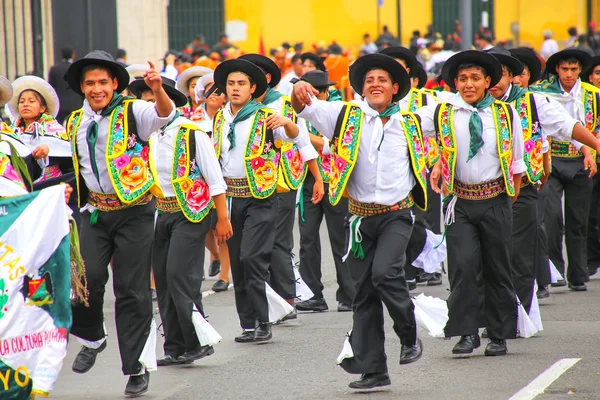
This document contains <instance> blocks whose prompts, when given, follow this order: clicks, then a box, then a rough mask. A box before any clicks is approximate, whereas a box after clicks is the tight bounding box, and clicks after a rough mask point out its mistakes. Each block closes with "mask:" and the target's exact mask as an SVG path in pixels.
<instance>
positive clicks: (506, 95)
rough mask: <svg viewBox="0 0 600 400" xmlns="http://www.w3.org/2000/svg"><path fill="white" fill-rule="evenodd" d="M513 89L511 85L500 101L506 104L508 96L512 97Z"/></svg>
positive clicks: (510, 84)
mask: <svg viewBox="0 0 600 400" xmlns="http://www.w3.org/2000/svg"><path fill="white" fill-rule="evenodd" d="M511 89H512V83H509V84H508V88H507V89H506V92H504V96H502V98H501V99H500V101H503V102H505V103H506V100H508V96H510V91H511Z"/></svg>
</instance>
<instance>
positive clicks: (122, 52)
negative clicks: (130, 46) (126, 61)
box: [115, 49, 127, 58]
mask: <svg viewBox="0 0 600 400" xmlns="http://www.w3.org/2000/svg"><path fill="white" fill-rule="evenodd" d="M115 56H116V57H115V58H125V57H127V52H126V51H125V50H123V49H117V52H116V53H115Z"/></svg>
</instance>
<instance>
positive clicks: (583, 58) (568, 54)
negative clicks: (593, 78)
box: [546, 49, 592, 75]
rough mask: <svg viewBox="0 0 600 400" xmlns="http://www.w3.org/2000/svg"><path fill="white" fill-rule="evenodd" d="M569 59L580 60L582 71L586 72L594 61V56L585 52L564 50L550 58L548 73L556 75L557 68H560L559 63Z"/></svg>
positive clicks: (547, 63)
mask: <svg viewBox="0 0 600 400" xmlns="http://www.w3.org/2000/svg"><path fill="white" fill-rule="evenodd" d="M567 58H575V59H577V60H579V62H580V63H581V70H582V71H585V70H586V69H587V68H588V67H589V64H590V62H591V61H592V56H590V55H589V54H588V53H586V52H585V51H583V50H579V49H564V50H561V51H559V52H558V53H554V54H552V55H551V56H550V58H549V59H548V60H547V61H546V71H547V72H548V73H550V74H552V75H556V74H557V73H556V67H557V66H558V63H559V61H560V60H565V59H567Z"/></svg>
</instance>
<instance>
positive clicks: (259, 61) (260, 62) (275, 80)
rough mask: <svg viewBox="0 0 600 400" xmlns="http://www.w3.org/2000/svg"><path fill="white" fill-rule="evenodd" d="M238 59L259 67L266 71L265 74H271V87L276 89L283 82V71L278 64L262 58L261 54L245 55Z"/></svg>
mask: <svg viewBox="0 0 600 400" xmlns="http://www.w3.org/2000/svg"><path fill="white" fill-rule="evenodd" d="M238 58H240V59H242V60H246V61H250V62H251V63H252V64H255V65H257V66H258V67H260V68H262V69H263V70H265V73H267V74H270V75H271V82H269V87H272V88H274V87H276V86H277V85H278V84H279V82H280V81H281V70H280V69H279V67H278V66H277V64H275V62H274V61H273V60H271V59H270V58H268V57H265V56H262V55H260V54H245V55H243V56H241V57H238Z"/></svg>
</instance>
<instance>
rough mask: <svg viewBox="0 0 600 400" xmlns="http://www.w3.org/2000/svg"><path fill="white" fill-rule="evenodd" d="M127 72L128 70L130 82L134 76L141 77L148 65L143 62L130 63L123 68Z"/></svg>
mask: <svg viewBox="0 0 600 400" xmlns="http://www.w3.org/2000/svg"><path fill="white" fill-rule="evenodd" d="M125 69H126V70H127V72H129V77H130V83H131V82H133V81H134V80H135V78H141V77H143V76H144V74H145V73H146V71H148V70H149V69H150V67H149V66H148V65H144V64H131V65H129V66H127V67H126V68H125Z"/></svg>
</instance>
